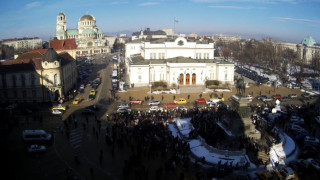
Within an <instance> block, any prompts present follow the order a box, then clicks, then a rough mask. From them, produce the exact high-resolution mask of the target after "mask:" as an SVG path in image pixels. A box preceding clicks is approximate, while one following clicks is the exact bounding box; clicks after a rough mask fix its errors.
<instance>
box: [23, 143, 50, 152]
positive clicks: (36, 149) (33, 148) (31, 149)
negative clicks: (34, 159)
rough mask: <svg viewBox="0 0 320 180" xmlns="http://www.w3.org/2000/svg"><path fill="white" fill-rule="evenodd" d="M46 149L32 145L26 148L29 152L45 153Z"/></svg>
mask: <svg viewBox="0 0 320 180" xmlns="http://www.w3.org/2000/svg"><path fill="white" fill-rule="evenodd" d="M46 150H47V148H46V147H45V146H43V145H36V144H33V145H31V146H30V147H28V151H29V152H45V151H46Z"/></svg>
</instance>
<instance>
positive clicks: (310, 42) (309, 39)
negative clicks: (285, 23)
mask: <svg viewBox="0 0 320 180" xmlns="http://www.w3.org/2000/svg"><path fill="white" fill-rule="evenodd" d="M302 44H303V45H306V46H314V45H315V44H316V41H315V40H314V39H313V38H312V37H311V36H308V37H306V38H304V39H303V41H302Z"/></svg>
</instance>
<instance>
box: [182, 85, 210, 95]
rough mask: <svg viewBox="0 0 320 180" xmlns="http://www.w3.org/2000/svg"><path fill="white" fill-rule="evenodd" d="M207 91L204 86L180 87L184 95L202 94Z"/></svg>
mask: <svg viewBox="0 0 320 180" xmlns="http://www.w3.org/2000/svg"><path fill="white" fill-rule="evenodd" d="M204 90H205V86H204V85H179V91H180V93H181V94H183V93H202V92H204Z"/></svg>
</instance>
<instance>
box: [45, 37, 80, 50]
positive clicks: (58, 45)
mask: <svg viewBox="0 0 320 180" xmlns="http://www.w3.org/2000/svg"><path fill="white" fill-rule="evenodd" d="M49 45H50V47H52V48H53V49H54V50H56V51H57V50H72V49H77V45H76V41H75V39H64V40H51V41H50V42H49Z"/></svg>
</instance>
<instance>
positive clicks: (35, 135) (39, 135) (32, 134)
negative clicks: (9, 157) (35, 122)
mask: <svg viewBox="0 0 320 180" xmlns="http://www.w3.org/2000/svg"><path fill="white" fill-rule="evenodd" d="M22 139H23V140H24V141H26V142H46V141H50V140H51V139H52V135H51V134H49V133H46V131H44V130H42V129H39V130H24V131H23V132H22Z"/></svg>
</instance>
